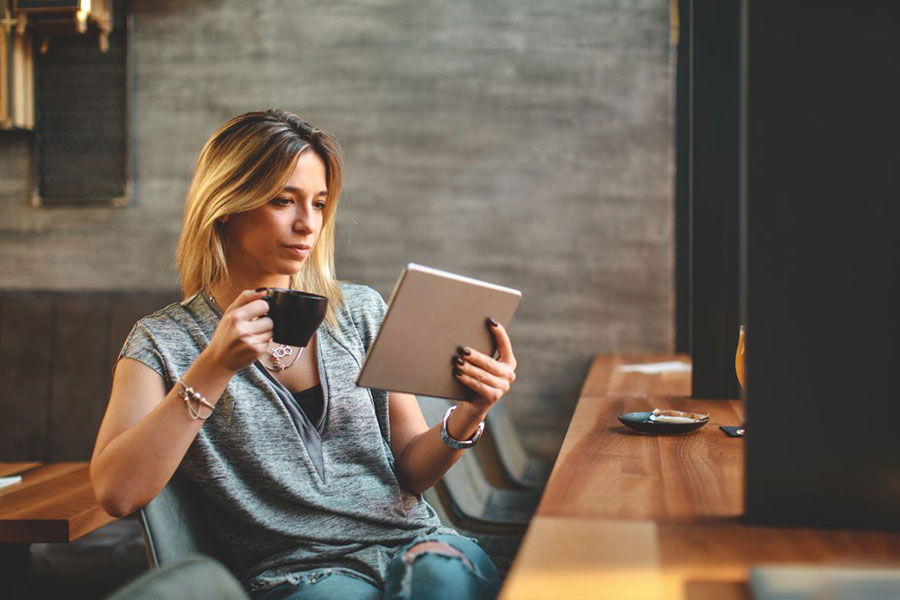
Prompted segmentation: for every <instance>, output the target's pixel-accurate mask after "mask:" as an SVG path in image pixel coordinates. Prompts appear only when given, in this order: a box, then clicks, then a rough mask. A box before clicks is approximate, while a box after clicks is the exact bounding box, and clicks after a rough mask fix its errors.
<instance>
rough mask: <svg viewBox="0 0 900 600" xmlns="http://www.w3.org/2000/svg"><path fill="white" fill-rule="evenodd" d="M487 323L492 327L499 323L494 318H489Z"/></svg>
mask: <svg viewBox="0 0 900 600" xmlns="http://www.w3.org/2000/svg"><path fill="white" fill-rule="evenodd" d="M487 324H488V325H490V326H491V327H496V326H497V324H498V323H497V321H495V320H493V319H488V320H487Z"/></svg>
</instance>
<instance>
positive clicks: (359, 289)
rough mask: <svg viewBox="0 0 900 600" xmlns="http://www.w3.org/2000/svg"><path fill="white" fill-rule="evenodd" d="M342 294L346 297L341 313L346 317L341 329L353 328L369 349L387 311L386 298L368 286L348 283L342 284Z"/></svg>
mask: <svg viewBox="0 0 900 600" xmlns="http://www.w3.org/2000/svg"><path fill="white" fill-rule="evenodd" d="M341 292H342V293H343V295H344V304H343V310H341V311H340V312H341V313H342V314H343V315H344V316H345V317H346V320H345V321H344V322H343V323H342V324H341V328H342V329H346V328H349V327H353V328H354V329H355V330H356V332H357V333H358V334H359V335H361V336H362V338H363V340H364V343H365V346H366V348H368V346H369V343H370V342H371V341H372V338H373V336H374V335H375V333H376V332H377V331H378V328H379V327H380V326H381V321H382V319H384V313H385V312H386V311H387V305H386V304H385V303H384V298H382V297H381V294H379V293H378V292H377V291H376V290H374V289H373V288H371V287H369V286H367V285H362V284H359V283H351V282H348V281H342V282H341Z"/></svg>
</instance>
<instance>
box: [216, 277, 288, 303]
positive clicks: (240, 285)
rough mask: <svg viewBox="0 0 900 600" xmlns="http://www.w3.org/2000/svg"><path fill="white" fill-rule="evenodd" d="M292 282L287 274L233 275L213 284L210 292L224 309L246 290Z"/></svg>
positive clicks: (285, 285)
mask: <svg viewBox="0 0 900 600" xmlns="http://www.w3.org/2000/svg"><path fill="white" fill-rule="evenodd" d="M290 282H291V278H290V277H288V276H287V275H269V276H266V277H236V276H232V277H229V278H228V279H223V280H222V281H220V282H219V283H216V284H215V285H213V286H212V287H211V288H210V290H209V293H210V294H212V297H213V299H214V300H215V301H216V304H218V305H219V306H220V307H221V308H222V310H223V311H224V310H225V309H227V308H228V307H229V306H231V303H232V302H234V299H235V298H237V297H238V295H240V293H241V292H243V291H244V290H255V289H256V288H261V287H277V288H287V287H289V286H290Z"/></svg>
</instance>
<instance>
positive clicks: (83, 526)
mask: <svg viewBox="0 0 900 600" xmlns="http://www.w3.org/2000/svg"><path fill="white" fill-rule="evenodd" d="M9 464H11V463H0V470H3V469H6V468H7V465H9ZM21 475H22V482H21V483H16V484H13V485H9V486H5V487H3V488H0V543H7V542H71V541H72V540H76V539H78V538H79V537H81V536H83V535H85V534H86V533H89V532H91V531H93V530H94V529H97V528H98V527H102V526H103V525H106V524H107V523H111V522H112V521H114V520H115V518H114V517H112V516H110V515H108V514H106V512H104V511H103V509H101V508H100V505H99V504H97V500H96V499H95V498H94V490H93V488H92V487H91V479H90V471H89V464H88V463H86V462H69V463H54V464H47V465H42V466H39V467H37V468H33V469H31V470H27V471H24V472H22V473H21Z"/></svg>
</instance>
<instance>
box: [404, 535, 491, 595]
mask: <svg viewBox="0 0 900 600" xmlns="http://www.w3.org/2000/svg"><path fill="white" fill-rule="evenodd" d="M467 550H469V552H470V553H471V549H467ZM476 550H477V551H478V552H479V553H482V554H483V551H481V549H480V548H476ZM476 563H478V564H476ZM393 575H394V576H393V577H392V578H391V579H392V580H391V581H390V582H389V584H388V590H387V592H388V593H387V594H386V597H387V598H390V599H391V600H395V599H397V600H401V599H402V600H406V599H412V600H436V599H438V598H473V599H479V600H480V599H489V598H495V597H496V595H497V592H498V591H499V581H498V578H497V572H496V569H495V568H494V567H493V564H491V563H490V559H489V558H487V555H484V556H483V557H481V556H477V557H474V556H473V557H470V556H467V555H466V553H465V552H463V551H462V550H460V549H459V548H457V547H454V546H453V545H451V544H449V543H447V542H444V541H440V540H429V541H424V542H419V543H417V544H415V545H413V546H411V547H410V548H408V549H407V550H405V551H404V552H403V553H402V555H401V556H399V557H398V560H397V561H395V565H394V573H393Z"/></svg>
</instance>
